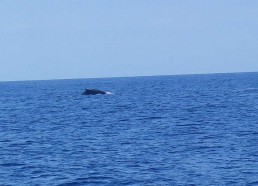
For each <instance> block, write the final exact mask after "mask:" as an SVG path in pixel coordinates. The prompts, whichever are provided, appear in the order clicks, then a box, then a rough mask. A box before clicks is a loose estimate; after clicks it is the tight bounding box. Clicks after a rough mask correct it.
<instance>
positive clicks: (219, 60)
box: [0, 0, 258, 81]
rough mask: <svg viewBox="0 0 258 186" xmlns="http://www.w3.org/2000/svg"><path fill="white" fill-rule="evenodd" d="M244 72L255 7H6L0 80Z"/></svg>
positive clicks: (157, 3)
mask: <svg viewBox="0 0 258 186" xmlns="http://www.w3.org/2000/svg"><path fill="white" fill-rule="evenodd" d="M246 71H258V1H255V0H216V1H208V0H0V81H6V80H34V79H67V78H88V77H114V76H141V75H173V74H192V73H216V72H246Z"/></svg>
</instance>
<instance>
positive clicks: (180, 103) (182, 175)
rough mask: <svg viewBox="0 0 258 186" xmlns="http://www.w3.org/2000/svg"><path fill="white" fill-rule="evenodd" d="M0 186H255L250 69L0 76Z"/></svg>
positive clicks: (255, 97) (255, 104)
mask: <svg viewBox="0 0 258 186" xmlns="http://www.w3.org/2000/svg"><path fill="white" fill-rule="evenodd" d="M86 87H87V88H98V89H102V90H105V91H110V92H113V94H110V95H95V96H83V95H81V92H82V91H83V90H84V88H86ZM0 185H60V186H61V185H64V186H65V185H110V186H111V185H112V186H113V185H258V73H239V74H212V75H186V76H160V77H158V76H157V77H135V78H107V79H78V80H56V81H26V82H2V83H0Z"/></svg>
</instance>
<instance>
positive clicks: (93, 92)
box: [82, 89, 106, 95]
mask: <svg viewBox="0 0 258 186" xmlns="http://www.w3.org/2000/svg"><path fill="white" fill-rule="evenodd" d="M97 94H106V92H104V91H102V90H97V89H85V91H84V92H83V93H82V95H97Z"/></svg>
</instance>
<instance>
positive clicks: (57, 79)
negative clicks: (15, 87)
mask: <svg viewBox="0 0 258 186" xmlns="http://www.w3.org/2000/svg"><path fill="white" fill-rule="evenodd" d="M243 73H258V71H244V72H239V71H236V72H211V73H185V74H184V73H182V74H160V75H159V74H157V75H136V76H108V77H78V78H56V79H55V78H54V79H28V80H4V81H0V83H7V82H27V81H62V80H82V79H112V78H141V77H158V76H191V75H216V74H243Z"/></svg>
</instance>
